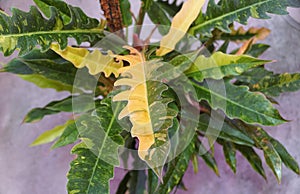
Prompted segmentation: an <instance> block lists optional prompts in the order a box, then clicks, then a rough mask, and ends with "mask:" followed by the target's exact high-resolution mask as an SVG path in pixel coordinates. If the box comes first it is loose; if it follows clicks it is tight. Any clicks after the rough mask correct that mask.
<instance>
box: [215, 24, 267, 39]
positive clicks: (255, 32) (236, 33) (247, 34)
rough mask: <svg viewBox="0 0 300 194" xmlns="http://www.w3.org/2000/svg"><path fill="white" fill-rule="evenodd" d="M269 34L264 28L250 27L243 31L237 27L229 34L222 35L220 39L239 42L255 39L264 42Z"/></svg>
mask: <svg viewBox="0 0 300 194" xmlns="http://www.w3.org/2000/svg"><path fill="white" fill-rule="evenodd" d="M269 34H270V30H269V29H267V28H264V27H262V28H254V27H251V28H249V29H248V30H245V29H244V28H243V27H239V28H238V29H236V30H235V29H232V30H231V32H230V33H223V34H222V35H221V37H220V39H221V40H230V41H236V42H240V41H245V40H249V39H251V38H253V37H255V39H256V40H264V39H265V38H266V37H267V36H268V35H269Z"/></svg>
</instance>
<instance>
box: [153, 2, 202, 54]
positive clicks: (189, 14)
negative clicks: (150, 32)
mask: <svg viewBox="0 0 300 194" xmlns="http://www.w3.org/2000/svg"><path fill="white" fill-rule="evenodd" d="M204 3H205V0H187V1H186V2H185V3H184V4H183V6H182V8H181V10H180V11H179V12H178V13H177V14H176V15H175V16H174V18H173V21H172V24H171V28H170V31H169V32H168V34H167V35H165V36H164V37H163V38H162V40H161V42H160V48H159V49H158V50H157V51H156V55H158V56H163V55H165V54H168V53H169V52H171V51H172V50H174V48H175V46H176V44H177V43H178V42H179V41H180V40H181V39H182V38H183V37H184V35H185V34H186V32H187V31H188V29H189V27H190V25H191V24H192V23H193V21H194V20H195V19H196V18H197V16H198V15H199V13H200V11H201V9H202V6H203V5H204Z"/></svg>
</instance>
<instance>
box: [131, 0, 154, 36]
mask: <svg viewBox="0 0 300 194" xmlns="http://www.w3.org/2000/svg"><path fill="white" fill-rule="evenodd" d="M141 3H142V5H141V8H140V10H139V15H138V18H137V22H136V24H135V28H134V32H135V33H136V34H137V35H138V37H140V34H141V31H142V25H143V23H144V19H145V15H146V12H147V10H148V9H149V8H150V6H151V3H152V0H142V1H141Z"/></svg>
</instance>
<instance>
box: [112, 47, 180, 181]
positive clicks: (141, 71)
mask: <svg viewBox="0 0 300 194" xmlns="http://www.w3.org/2000/svg"><path fill="white" fill-rule="evenodd" d="M134 53H136V55H137V56H138V57H136V56H135V58H134V60H133V58H132V57H133V56H132V54H134ZM140 56H141V55H140V54H139V53H138V51H136V50H135V49H131V55H127V56H124V57H122V58H121V59H123V60H125V61H128V62H129V63H132V64H131V65H130V66H129V68H128V69H127V70H126V71H125V72H123V76H124V77H122V78H121V79H119V80H117V81H116V82H115V86H128V87H124V91H122V92H120V93H118V94H117V95H115V96H114V97H113V101H126V102H127V105H126V107H124V108H123V110H122V111H121V112H120V114H119V116H118V118H119V119H122V118H124V117H127V116H128V117H129V119H130V122H131V124H132V127H131V135H132V137H137V138H138V139H139V147H138V155H139V157H140V159H141V160H143V161H145V162H146V163H147V165H148V166H149V167H150V168H151V169H153V170H154V171H155V172H156V173H157V175H158V176H159V177H161V174H162V168H163V165H164V164H165V162H166V160H167V157H168V154H169V151H170V141H169V137H168V129H169V128H170V127H171V126H172V124H173V118H174V117H176V116H177V113H178V112H177V111H176V110H175V109H172V108H170V107H169V104H170V103H171V102H172V101H173V99H172V98H164V97H163V95H162V93H163V92H164V91H166V90H167V89H168V87H167V85H165V84H164V83H163V82H161V80H162V79H163V78H165V77H164V76H163V75H165V74H169V73H172V74H171V75H170V76H171V78H173V77H174V78H175V77H176V76H178V75H177V74H178V72H177V71H175V72H174V71H172V72H171V71H170V69H166V68H165V69H164V70H165V71H161V68H163V67H164V63H162V62H160V61H157V60H151V61H147V62H145V61H144V59H143V58H141V57H140ZM117 58H118V57H117ZM158 69H160V70H159V71H158ZM141 75H143V76H141ZM179 75H180V74H179ZM170 76H168V78H169V77H170Z"/></svg>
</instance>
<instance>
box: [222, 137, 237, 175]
mask: <svg viewBox="0 0 300 194" xmlns="http://www.w3.org/2000/svg"><path fill="white" fill-rule="evenodd" d="M222 145H223V152H224V156H225V159H226V163H227V164H228V165H229V166H230V168H231V169H232V171H233V172H234V173H236V149H235V146H234V144H233V143H231V142H229V141H224V143H223V144H222Z"/></svg>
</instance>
